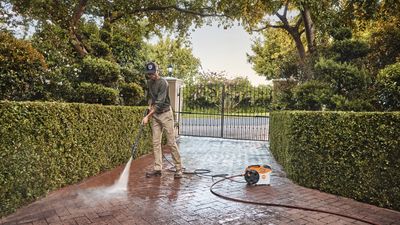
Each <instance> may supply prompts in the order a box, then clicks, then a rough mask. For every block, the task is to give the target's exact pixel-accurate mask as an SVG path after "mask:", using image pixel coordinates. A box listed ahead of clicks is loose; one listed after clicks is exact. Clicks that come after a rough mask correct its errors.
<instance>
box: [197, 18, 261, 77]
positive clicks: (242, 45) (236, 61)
mask: <svg viewBox="0 0 400 225" xmlns="http://www.w3.org/2000/svg"><path fill="white" fill-rule="evenodd" d="M190 36H191V42H192V48H193V55H194V56H195V57H197V58H199V59H200V61H201V64H202V68H203V71H204V72H210V71H211V72H222V71H225V73H226V74H227V75H228V78H233V77H237V76H242V77H246V76H247V77H248V78H249V80H250V82H251V83H252V84H253V85H258V84H268V82H267V81H266V79H265V77H261V76H258V75H257V74H256V72H255V71H254V70H253V69H252V65H251V64H250V63H248V62H247V56H246V53H249V54H253V52H252V50H251V43H252V40H253V39H254V38H255V37H254V36H250V35H249V34H248V33H247V32H246V31H245V30H244V29H243V27H241V26H234V27H231V28H228V29H224V28H223V27H218V26H217V24H216V23H214V24H213V25H212V26H204V27H202V28H198V29H196V30H195V31H194V32H191V35H190Z"/></svg>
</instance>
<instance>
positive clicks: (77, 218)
mask: <svg viewBox="0 0 400 225" xmlns="http://www.w3.org/2000/svg"><path fill="white" fill-rule="evenodd" d="M180 149H181V155H182V159H183V162H184V166H185V168H186V171H193V170H194V169H199V168H202V169H209V170H211V173H210V174H225V173H226V174H230V175H235V174H241V173H243V172H244V169H245V167H246V166H248V165H253V164H270V165H271V166H272V168H273V173H272V176H271V186H247V185H246V184H244V183H238V182H233V181H230V180H225V181H223V182H221V183H218V184H217V185H216V186H215V189H214V190H215V191H216V192H218V193H220V194H223V195H225V196H229V197H234V198H239V199H244V200H251V201H256V202H263V203H266V202H269V203H276V204H290V205H295V206H302V207H308V208H314V209H319V210H326V211H330V212H334V213H339V214H345V215H349V216H353V217H357V218H361V219H364V220H368V221H371V222H373V223H375V224H400V212H397V211H393V210H388V209H384V208H379V207H376V206H372V205H368V204H364V203H360V202H357V201H354V200H351V199H347V198H343V197H338V196H335V195H331V194H326V193H323V192H320V191H317V190H312V189H308V188H304V187H301V186H298V185H296V184H294V183H292V182H291V181H290V180H289V179H287V178H286V177H285V173H284V171H282V169H281V167H280V166H279V165H278V164H277V163H276V162H275V160H274V159H273V157H272V156H271V154H270V153H269V151H268V143H267V142H256V141H236V140H226V139H212V138H196V137H182V138H181V139H180ZM165 155H166V158H167V159H170V158H171V157H170V155H169V154H168V153H167V151H166V154H165ZM152 162H153V160H152V156H151V155H147V156H144V157H141V158H139V159H137V160H134V161H132V164H131V167H130V174H129V183H128V189H127V190H126V191H124V192H116V193H112V192H108V191H109V190H108V189H107V187H109V186H112V184H113V183H114V181H115V180H116V179H118V177H119V175H120V174H121V172H122V170H123V169H124V165H122V166H120V167H118V168H116V169H114V170H112V171H108V172H105V173H103V174H100V175H98V176H96V177H91V178H89V179H87V180H85V181H84V182H81V183H79V184H76V185H72V186H69V187H66V188H63V189H61V190H58V191H54V192H52V193H50V194H49V195H48V196H47V197H45V198H43V199H40V200H38V201H36V202H34V203H32V204H30V205H28V206H25V207H23V208H21V209H19V210H17V211H16V212H15V213H14V214H11V215H9V216H8V217H5V218H2V219H1V220H0V224H4V225H5V224H31V225H38V224H45V225H47V224H76V225H77V224H78V225H81V224H162V225H164V224H268V225H269V224H271V225H272V224H367V223H363V222H360V221H357V220H354V219H349V218H345V217H340V216H336V215H332V214H327V213H318V212H310V211H303V210H299V209H290V208H282V207H271V206H262V205H250V204H244V203H239V202H233V201H228V200H225V199H221V198H219V197H217V196H215V195H213V194H212V193H211V192H210V190H209V188H210V186H211V185H212V184H213V182H214V181H216V180H218V178H215V179H214V181H213V179H212V178H211V177H209V176H197V175H190V174H185V175H184V178H182V179H180V180H174V179H173V172H170V171H169V170H168V168H169V167H171V166H170V165H169V164H168V163H167V161H166V160H165V163H164V165H165V168H164V171H163V175H162V176H161V177H158V178H145V176H144V174H145V171H147V170H151V168H152ZM235 179H236V180H237V181H240V182H242V181H244V179H243V177H238V178H235Z"/></svg>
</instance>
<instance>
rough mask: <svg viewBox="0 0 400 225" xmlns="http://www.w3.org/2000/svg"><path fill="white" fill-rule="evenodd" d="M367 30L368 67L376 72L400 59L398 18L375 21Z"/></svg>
mask: <svg viewBox="0 0 400 225" xmlns="http://www.w3.org/2000/svg"><path fill="white" fill-rule="evenodd" d="M399 5H400V4H399ZM369 32H370V33H371V34H370V38H369V39H368V42H369V45H370V46H371V51H370V54H369V55H368V62H369V65H370V69H371V70H373V71H374V72H376V73H377V71H379V70H380V69H383V68H384V67H386V66H387V65H390V64H394V63H396V61H399V60H400V18H399V19H393V20H390V21H376V22H374V23H373V24H372V25H371V30H369Z"/></svg>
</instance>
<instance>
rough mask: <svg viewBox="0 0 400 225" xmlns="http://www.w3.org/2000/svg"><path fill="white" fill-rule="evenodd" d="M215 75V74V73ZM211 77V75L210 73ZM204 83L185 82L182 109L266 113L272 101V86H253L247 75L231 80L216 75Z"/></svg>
mask: <svg viewBox="0 0 400 225" xmlns="http://www.w3.org/2000/svg"><path fill="white" fill-rule="evenodd" d="M214 75H215V74H214ZM210 76H212V75H210ZM214 78H215V79H214V80H213V79H209V80H207V79H204V80H202V82H199V81H198V83H195V84H191V85H185V87H184V89H183V91H184V93H183V98H184V99H183V104H184V105H183V110H184V111H186V110H190V111H193V112H195V111H199V112H204V110H207V111H210V112H221V110H222V109H224V112H225V114H229V113H237V112H257V110H259V111H260V112H265V109H267V108H269V105H270V103H271V94H270V92H271V89H270V87H269V86H258V87H253V86H251V83H250V81H249V80H248V79H247V78H240V77H239V78H235V79H232V80H229V79H226V78H224V77H218V76H216V77H215V76H214Z"/></svg>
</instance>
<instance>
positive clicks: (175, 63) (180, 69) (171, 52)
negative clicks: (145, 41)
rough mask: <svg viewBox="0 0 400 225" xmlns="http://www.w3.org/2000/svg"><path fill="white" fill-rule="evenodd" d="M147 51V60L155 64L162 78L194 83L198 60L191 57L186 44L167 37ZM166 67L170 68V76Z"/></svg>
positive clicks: (197, 70)
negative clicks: (171, 69)
mask: <svg viewBox="0 0 400 225" xmlns="http://www.w3.org/2000/svg"><path fill="white" fill-rule="evenodd" d="M149 50H150V53H149V58H150V59H154V61H155V62H157V64H158V66H159V68H160V70H161V72H162V74H163V75H164V76H172V77H175V78H178V79H182V80H183V81H184V83H185V84H191V83H193V82H194V80H195V76H196V75H198V73H199V68H200V60H199V59H198V58H196V57H195V56H194V55H193V53H192V49H191V48H190V47H188V43H186V42H184V41H183V40H181V39H175V40H173V39H171V38H170V37H167V38H166V39H162V40H160V41H159V42H158V43H156V44H155V45H151V46H150V47H149ZM168 66H172V68H173V71H172V74H169V73H168V71H167V68H168Z"/></svg>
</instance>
